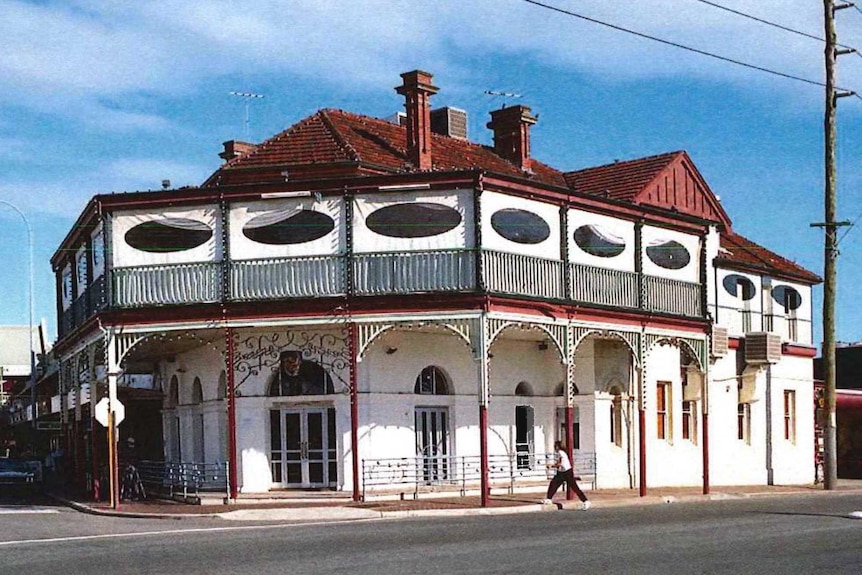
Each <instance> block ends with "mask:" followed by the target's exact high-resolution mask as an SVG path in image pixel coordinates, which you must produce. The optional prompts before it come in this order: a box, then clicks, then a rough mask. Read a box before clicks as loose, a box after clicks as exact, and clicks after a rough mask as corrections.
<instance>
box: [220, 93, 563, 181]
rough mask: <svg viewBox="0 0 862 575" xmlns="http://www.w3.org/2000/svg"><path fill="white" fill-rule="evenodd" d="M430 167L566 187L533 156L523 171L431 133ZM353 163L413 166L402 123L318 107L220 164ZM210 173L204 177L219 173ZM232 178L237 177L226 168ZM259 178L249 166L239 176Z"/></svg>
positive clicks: (361, 167)
mask: <svg viewBox="0 0 862 575" xmlns="http://www.w3.org/2000/svg"><path fill="white" fill-rule="evenodd" d="M431 157H432V166H433V167H432V169H433V170H435V171H457V170H473V169H480V170H486V171H489V172H494V173H497V174H501V175H507V176H515V177H520V178H524V177H527V178H528V179H531V180H533V181H536V182H540V183H544V184H550V185H554V186H560V187H567V186H566V180H565V178H564V177H563V173H562V172H560V171H559V170H555V169H553V168H551V167H549V166H547V165H545V164H542V163H541V162H538V161H535V160H534V161H533V169H532V174H525V173H524V172H523V171H522V170H521V169H520V168H518V167H517V166H515V165H514V164H513V163H511V162H509V161H507V160H504V159H503V158H501V157H500V156H498V155H497V154H495V153H494V151H493V149H492V148H490V147H488V146H481V145H479V144H474V143H471V142H468V141H466V140H460V139H457V138H452V137H449V136H443V135H439V134H432V135H431ZM333 163H353V164H356V167H357V171H358V172H359V173H367V172H368V171H369V170H371V171H376V172H380V171H385V172H393V173H398V172H411V171H415V170H414V169H413V167H412V166H411V165H410V164H409V162H408V159H407V136H406V128H404V127H403V126H399V125H397V124H393V123H390V122H387V121H385V120H380V119H377V118H371V117H368V116H361V115H358V114H352V113H350V112H344V111H341V110H330V109H328V110H321V111H319V112H317V113H316V114H314V115H313V116H310V117H308V118H305V119H304V120H302V121H300V122H298V123H297V124H294V125H293V126H291V127H290V128H288V129H287V130H285V131H283V132H281V133H280V134H277V135H276V136H274V137H272V138H270V139H269V140H267V141H265V142H263V143H262V144H260V145H259V146H258V147H257V149H255V150H254V151H253V152H251V153H249V154H248V155H245V156H241V157H238V158H234V159H233V160H231V161H229V162H228V163H227V164H225V165H224V166H222V167H221V168H220V169H219V172H224V173H225V174H226V175H227V174H228V173H231V172H237V171H239V170H244V169H254V168H259V169H263V168H272V167H273V166H280V167H284V168H287V167H289V166H291V165H294V166H308V165H309V164H320V165H321V166H322V165H324V164H333ZM219 172H216V174H213V176H211V177H210V180H208V183H209V182H212V181H213V180H214V177H215V176H216V175H217V174H218V173H219ZM230 179H231V182H232V183H240V182H239V181H238V180H237V177H236V174H235V173H233V174H231V178H230ZM244 179H246V181H248V182H254V181H260V180H259V178H256V177H255V176H254V175H253V173H252V171H250V172H249V173H248V175H247V176H246V177H245V178H244Z"/></svg>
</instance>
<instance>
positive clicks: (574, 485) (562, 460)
mask: <svg viewBox="0 0 862 575" xmlns="http://www.w3.org/2000/svg"><path fill="white" fill-rule="evenodd" d="M554 451H555V452H556V453H555V454H554V463H552V464H550V465H549V466H548V467H549V468H553V469H556V470H557V472H556V473H554V477H553V478H552V479H551V483H550V485H548V494H547V495H546V496H545V501H544V502H543V503H551V499H553V497H554V494H555V493H556V492H557V490H558V489H559V488H560V486H561V485H562V484H564V483H565V484H566V486H567V487H568V488H569V489H571V490H572V491H574V492H575V493H576V494H577V495H578V499H580V500H581V503H582V504H583V509H589V508H590V501H589V500H588V499H587V496H586V495H584V492H583V491H581V488H580V487H578V482H577V481H576V480H575V470H574V469H573V468H572V462H571V461H569V455H568V454H567V453H566V446H565V445H563V443H562V442H560V441H555V442H554Z"/></svg>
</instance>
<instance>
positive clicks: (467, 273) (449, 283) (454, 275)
mask: <svg viewBox="0 0 862 575" xmlns="http://www.w3.org/2000/svg"><path fill="white" fill-rule="evenodd" d="M353 269H354V278H355V279H354V282H355V288H354V290H355V292H354V293H356V294H358V295H376V294H406V293H416V292H440V291H468V290H472V289H475V285H476V258H475V255H474V252H473V251H472V250H444V251H432V252H399V253H377V254H358V255H356V256H354V258H353Z"/></svg>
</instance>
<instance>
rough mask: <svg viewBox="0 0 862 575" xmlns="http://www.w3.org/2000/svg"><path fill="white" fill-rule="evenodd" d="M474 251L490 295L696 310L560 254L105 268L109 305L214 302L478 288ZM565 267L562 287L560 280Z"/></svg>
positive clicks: (75, 321)
mask: <svg viewBox="0 0 862 575" xmlns="http://www.w3.org/2000/svg"><path fill="white" fill-rule="evenodd" d="M479 258H481V264H482V268H481V269H482V278H481V280H482V281H483V283H484V291H485V292H488V293H497V294H506V295H512V296H526V297H535V298H542V299H551V300H555V301H574V302H578V303H587V304H594V305H601V306H608V307H615V308H624V309H631V310H638V309H645V310H649V311H652V312H662V313H669V314H674V315H681V316H687V317H703V310H702V306H701V294H702V291H703V287H702V286H701V285H699V284H697V283H691V282H684V281H678V280H670V279H666V278H661V277H654V276H639V275H638V274H636V273H633V272H625V271H619V270H612V269H605V268H600V267H595V266H588V265H583V264H571V263H569V264H567V263H565V262H562V261H560V260H552V259H545V258H537V257H530V256H524V255H518V254H511V253H504V252H498V251H488V250H471V249H455V250H432V251H422V252H398V253H373V254H354V255H349V256H348V255H333V256H303V257H290V258H262V259H256V260H238V261H230V262H207V263H186V264H175V265H153V266H139V267H128V268H116V269H114V270H112V271H111V274H112V275H111V281H112V284H111V285H112V290H111V293H112V302H111V306H112V307H115V308H135V307H145V306H159V305H181V304H194V303H215V302H220V301H265V300H277V299H289V298H306V297H327V296H338V295H345V294H347V293H353V294H356V295H386V294H410V293H421V292H426V293H427V292H479V290H480V286H479V285H478V284H477V282H478V281H479V279H480V278H479V277H478V276H479V274H478V270H477V266H478V265H479V263H480V260H479ZM225 266H226V267H225ZM347 266H351V268H349V269H348V268H347ZM566 266H568V273H567V274H566V273H565V272H566ZM348 271H350V272H352V273H347V272H348ZM566 275H568V279H569V285H568V286H566V283H565V281H566ZM348 277H351V278H352V285H348V284H347V281H348ZM224 278H229V285H228V286H227V288H226V293H222V292H223V290H222V280H223V279H224ZM641 285H642V286H643V288H644V292H645V298H644V300H643V301H640V298H639V289H640V287H641ZM91 287H96V286H91ZM97 292H98V294H103V293H104V287H103V286H100V287H99V288H98V289H93V293H92V294H91V295H92V296H93V297H89V296H88V297H87V298H86V299H82V302H86V304H87V310H86V313H84V312H83V311H78V308H77V307H75V306H72V307H71V308H70V309H69V310H66V311H65V312H64V313H63V315H62V317H61V318H60V319H61V321H60V323H61V326H62V328H63V331H64V333H68V332H69V331H71V330H72V329H74V328H75V327H76V326H77V325H80V324H81V323H83V321H85V320H86V317H83V316H87V317H89V315H92V313H94V312H95V311H96V310H95V309H94V307H95V306H105V305H106V304H104V303H101V302H103V301H104V300H98V301H99V303H97V300H96V294H97ZM76 305H77V306H81V305H85V303H80V304H76ZM78 316H81V317H78ZM788 329H790V328H788Z"/></svg>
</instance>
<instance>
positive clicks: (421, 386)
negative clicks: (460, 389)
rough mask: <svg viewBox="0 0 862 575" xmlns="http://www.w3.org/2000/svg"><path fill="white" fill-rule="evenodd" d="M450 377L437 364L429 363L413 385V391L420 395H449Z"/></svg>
mask: <svg viewBox="0 0 862 575" xmlns="http://www.w3.org/2000/svg"><path fill="white" fill-rule="evenodd" d="M449 388H450V386H449V378H448V377H446V374H445V373H443V370H442V369H440V368H439V367H437V366H434V365H429V366H428V367H426V368H425V369H423V370H422V371H421V373H420V374H419V377H417V378H416V383H415V384H414V386H413V393H416V394H419V395H449V394H450V390H449Z"/></svg>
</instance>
